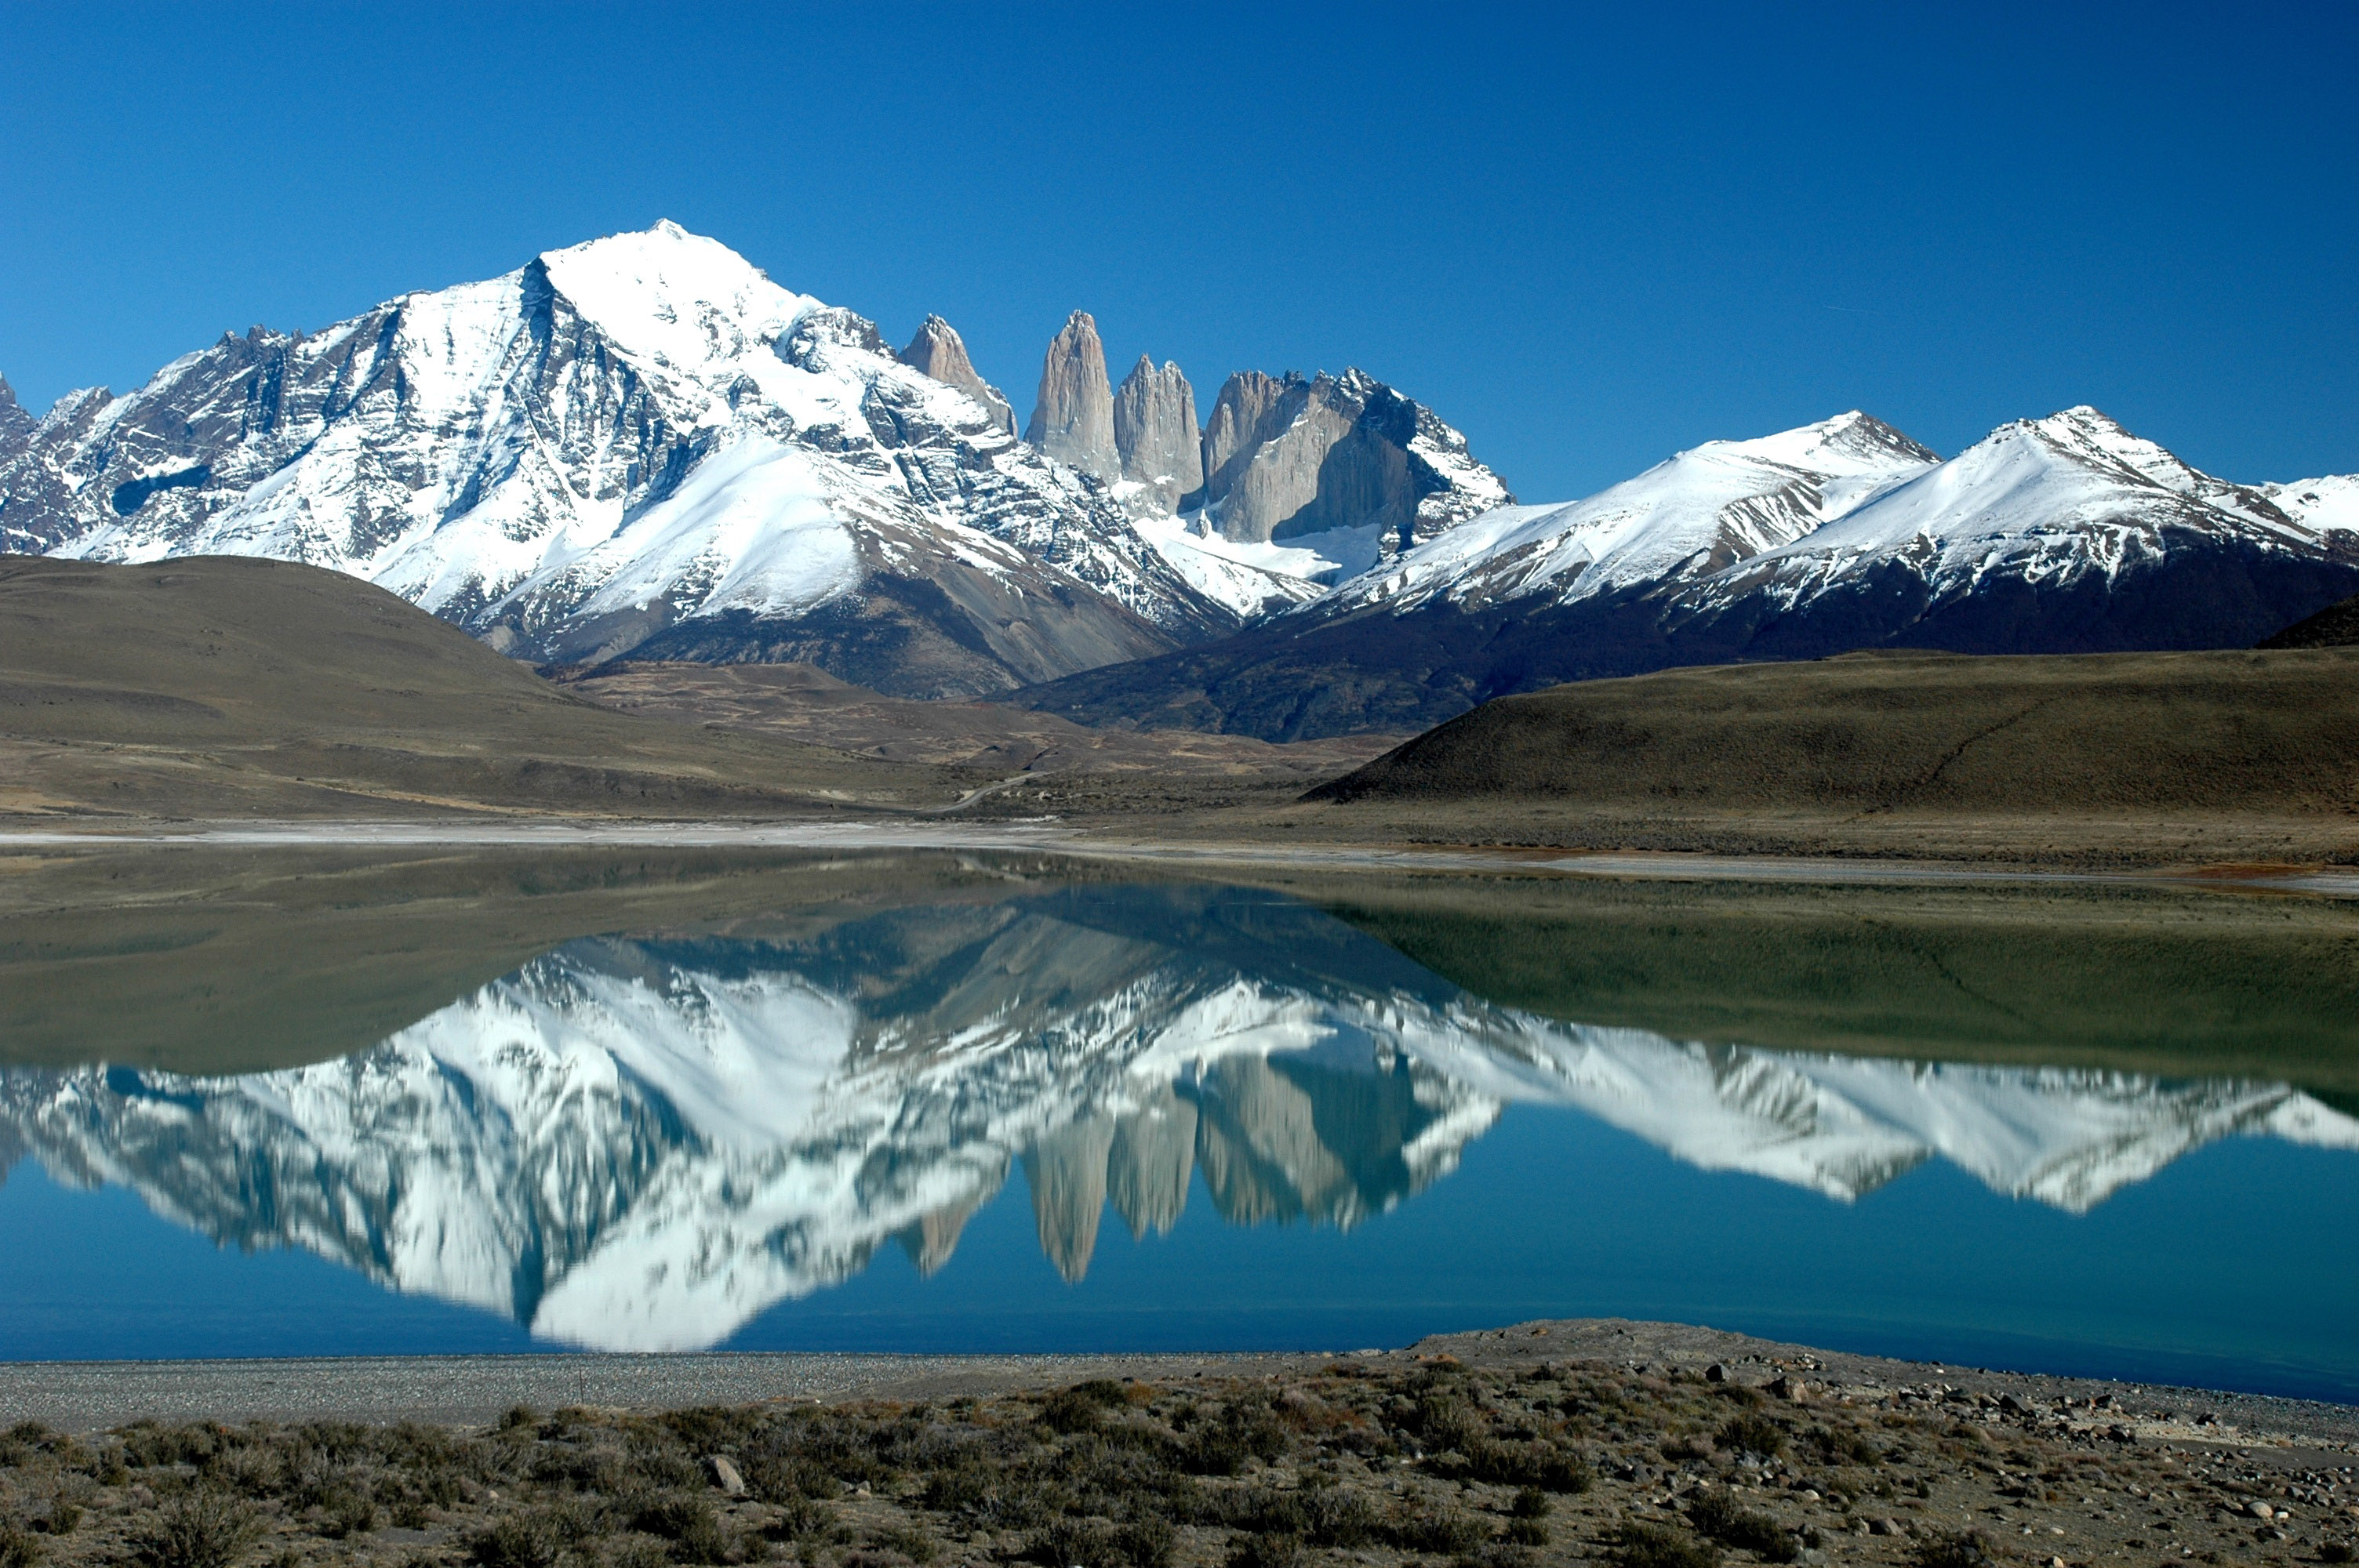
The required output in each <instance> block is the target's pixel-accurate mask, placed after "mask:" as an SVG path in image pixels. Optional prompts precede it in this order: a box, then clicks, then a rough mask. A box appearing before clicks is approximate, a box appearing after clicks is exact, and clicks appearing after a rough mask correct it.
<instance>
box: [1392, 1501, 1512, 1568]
mask: <svg viewBox="0 0 2359 1568" xmlns="http://www.w3.org/2000/svg"><path fill="white" fill-rule="evenodd" d="M1490 1533H1491V1532H1490V1530H1488V1529H1486V1528H1485V1527H1484V1523H1483V1521H1482V1520H1481V1519H1476V1518H1475V1517H1474V1516H1473V1515H1472V1514H1470V1513H1467V1512H1465V1511H1464V1510H1463V1509H1455V1508H1451V1507H1449V1506H1447V1505H1443V1506H1441V1507H1439V1508H1430V1509H1429V1508H1419V1509H1403V1510H1402V1511H1400V1512H1399V1513H1397V1514H1395V1515H1394V1517H1393V1518H1392V1519H1389V1520H1388V1521H1386V1526H1385V1537H1386V1540H1388V1541H1391V1542H1392V1544H1394V1545H1395V1546H1397V1547H1399V1548H1400V1549H1401V1550H1402V1551H1404V1552H1433V1553H1434V1554H1435V1555H1437V1556H1441V1557H1455V1556H1457V1555H1459V1554H1460V1553H1462V1552H1472V1551H1473V1550H1474V1549H1475V1548H1476V1547H1477V1546H1480V1545H1482V1544H1483V1542H1484V1540H1485V1539H1487V1538H1488V1537H1489V1535H1490Z"/></svg>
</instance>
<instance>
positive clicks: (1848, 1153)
mask: <svg viewBox="0 0 2359 1568" xmlns="http://www.w3.org/2000/svg"><path fill="white" fill-rule="evenodd" d="M141 853H142V852H136V851H126V850H115V851H110V852H108V853H106V854H100V855H82V856H65V857H60V858H58V859H56V860H49V861H44V862H42V863H41V864H39V865H38V866H26V867H22V868H19V869H18V874H17V875H16V877H15V878H14V879H12V881H11V882H10V884H9V885H10V890H11V891H10V892H9V895H8V896H9V897H11V898H12V899H13V900H14V901H15V902H14V903H12V904H10V905H9V906H8V908H7V911H6V912H5V914H0V1008H4V1009H5V1010H0V1023H5V1033H0V1059H5V1065H0V1162H5V1164H6V1166H7V1175H6V1180H5V1185H0V1256H5V1258H6V1259H7V1260H8V1264H9V1266H8V1267H7V1268H6V1269H5V1271H0V1358H7V1359H19V1360H31V1359H58V1358H71V1359H82V1358H107V1357H132V1358H140V1357H203V1356H289V1355H319V1354H327V1355H353V1356H365V1355H375V1354H418V1353H433V1352H439V1351H454V1352H455V1351H484V1350H493V1351H497V1350H527V1349H549V1348H567V1347H576V1348H582V1349H585V1350H603V1351H648V1350H670V1349H702V1348H710V1347H721V1348H758V1349H822V1350H835V1349H841V1350H855V1349H858V1350H870V1349H890V1350H915V1351H961V1350H978V1351H994V1350H1077V1351H1078V1350H1124V1349H1139V1350H1157V1349H1208V1350H1210V1349H1254V1348H1322V1349H1337V1350H1342V1349H1350V1348H1355V1347H1359V1346H1388V1345H1397V1344H1400V1343H1404V1342H1406V1341H1408V1340H1409V1339H1412V1338H1415V1337H1417V1336H1420V1335H1423V1334H1427V1333H1432V1332H1438V1331H1443V1330H1451V1329H1462V1328H1471V1327H1478V1326H1484V1325H1494V1324H1504V1323H1508V1322H1513V1321H1517V1320H1519V1319H1527V1318H1538V1317H1566V1316H1586V1315H1620V1316H1629V1317H1643V1318H1658V1319H1668V1320H1674V1321H1682V1322H1699V1323H1706V1324H1711V1325H1715V1326H1719V1327H1723V1328H1730V1329H1739V1330H1745V1331H1749V1332H1754V1333H1760V1334H1765V1335H1769V1336H1777V1337H1780V1338H1784V1339H1788V1340H1793V1341H1798V1342H1802V1343H1810V1344H1818V1345H1822V1346H1832V1347H1839V1348H1844V1349H1854V1350H1862V1351H1871V1352H1880V1353H1886V1354H1894V1355H1901V1356H1908V1357H1924V1358H1941V1359H1946V1360H1950V1361H1953V1362H1956V1363H1959V1364H1962V1365H1989V1366H2007V1367H2015V1368H2025V1369H2037V1370H2053V1371H2065V1372H2075V1373H2086V1374H2093V1375H2103V1376H2114V1377H2123V1378H2129V1379H2138V1380H2145V1381H2157V1382H2175V1383H2191V1384H2201V1385H2206V1386H2215V1387H2225V1388H2239V1389H2248V1390H2259V1391H2268V1392H2280V1393H2288V1394H2299V1395H2306V1396H2310V1397H2321V1398H2330V1399H2343V1400H2359V1345H2354V1343H2353V1341H2352V1339H2351V1336H2349V1334H2348V1325H2349V1324H2350V1322H2352V1321H2353V1320H2354V1316H2359V1253H2354V1249H2353V1248H2352V1247H2351V1246H2350V1244H2349V1241H2348V1238H2349V1237H2351V1236H2352V1235H2354V1234H2359V1119H2354V1114H2353V1112H2354V1109H2359V1022H2354V1020H2359V1009H2354V1006H2353V1002H2354V989H2359V973H2354V953H2359V912H2354V909H2353V908H2352V907H2351V906H2350V905H2348V904H2344V903H2338V902H2335V901H2331V900H2324V899H2314V898H2297V897H2282V896H2278V897H2270V898H2255V897H2252V896H2224V895H2205V894H2192V893H2186V892H2161V891H2156V890H2127V889H2096V890H2081V891H2076V892H2057V891H2054V890H2049V891H2047V892H2038V893H2032V892H2023V891H2021V890H2007V889H1986V890H1973V889H1944V890H1921V889H1920V890H1913V891H1895V890H1882V891H1879V890H1875V889H1865V888H1857V887H1843V888H1830V889H1812V888H1807V887H1801V888H1798V887H1792V886H1786V887H1780V888H1774V889H1773V888H1768V887H1747V886H1744V885H1733V886H1718V887H1713V888H1709V889H1699V888H1695V887H1680V886H1669V885H1658V886H1649V885H1647V884H1640V883H1629V884H1601V885H1598V886H1592V887H1582V888H1565V887H1562V886H1551V885H1547V884H1544V883H1539V882H1535V881H1532V880H1530V879H1517V878H1511V877H1510V878H1490V879H1472V878H1456V879H1453V878H1448V877H1424V878H1416V879H1405V878H1390V879H1387V878H1378V877H1364V878H1351V877H1340V876H1330V877H1325V878H1323V879H1320V878H1308V877H1305V876H1302V875H1300V874H1297V873H1288V874H1286V875H1279V876H1271V877H1266V878H1261V879H1258V880H1256V879H1254V878H1252V877H1251V876H1250V875H1245V876H1241V877H1238V878H1237V879H1236V880H1230V881H1209V880H1198V881H1168V880H1158V879H1156V878H1154V877H1152V876H1145V875H1142V874H1140V873H1138V872H1137V871H1135V870H1130V871H1125V870H1122V869H1119V868H1107V867H1104V866H1095V867H1092V866H1084V865H1079V864H1075V863H1071V862H1066V861H1062V860H1059V859H1058V858H1056V857H1053V856H1030V857H1023V856H988V855H967V856H939V855H937V856H925V855H905V856H899V857H866V858H863V857H842V858H837V859H834V860H817V859H815V858H810V857H805V858H802V859H799V860H798V859H795V858H792V857H782V858H779V859H777V860H773V861H766V862H759V863H751V862H745V861H743V860H735V859H731V858H728V857H707V858H702V859H700V858H697V857H693V856H690V857H684V858H672V859H665V858H662V857H654V858H650V857H648V856H646V855H636V856H631V857H626V858H621V859H617V858H614V857H611V856H610V857H605V858H603V859H602V858H600V857H597V856H586V857H578V858H575V859H573V860H552V859H551V858H549V857H531V858H526V857H524V856H522V854H521V853H520V854H519V857H518V858H517V859H516V860H509V861H502V860H498V859H496V858H489V859H487V858H485V857H483V856H475V857H471V858H468V859H465V860H453V859H451V858H449V857H434V856H430V855H423V854H421V855H419V856H415V857H412V858H410V859H408V860H399V859H397V860H386V859H385V858H384V857H371V856H368V855H364V854H360V853H357V852H356V853H354V854H352V855H347V856H344V857H342V858H336V857H330V858H327V859H319V858H314V859H311V860H302V861H299V862H297V861H289V860H285V859H284V858H277V859H274V858H273V857H272V856H271V855H269V854H266V853H263V852H259V851H247V852H241V853H239V854H236V855H227V854H224V855H223V856H221V857H217V858H214V859H212V860H204V859H188V858H186V857H183V858H182V859H181V860H179V861H177V862H174V863H171V864H161V865H159V863H158V861H157V860H155V859H154V857H155V855H156V854H157V851H153V850H149V851H145V852H144V853H145V855H146V857H147V858H144V859H143V858H140V856H141ZM1231 874H1233V875H1234V873H1231ZM126 889H127V890H128V891H126ZM28 890H29V891H28Z"/></svg>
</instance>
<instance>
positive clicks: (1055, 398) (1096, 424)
mask: <svg viewBox="0 0 2359 1568" xmlns="http://www.w3.org/2000/svg"><path fill="white" fill-rule="evenodd" d="M1024 438H1025V439H1026V440H1027V441H1029V442H1031V443H1032V445H1034V446H1036V447H1038V448H1039V449H1041V450H1042V451H1044V452H1046V453H1048V454H1049V456H1050V457H1052V458H1055V459H1057V460H1059V461H1060V462H1066V463H1071V465H1072V466H1073V467H1075V468H1077V469H1079V470H1082V472H1083V473H1090V474H1095V475H1097V476H1098V477H1099V478H1100V479H1103V480H1114V479H1119V478H1120V477H1121V476H1122V455H1121V454H1120V453H1119V452H1117V451H1116V450H1115V449H1114V391H1113V388H1112V387H1111V386H1110V385H1109V384H1108V383H1107V381H1106V364H1105V346H1104V345H1103V343H1100V342H1099V341H1098V324H1097V322H1096V321H1094V320H1093V319H1091V317H1090V313H1089V312H1088V311H1086V310H1076V311H1074V312H1073V313H1072V314H1071V316H1069V317H1067V318H1066V319H1065V327H1064V330H1062V331H1060V332H1059V333H1058V334H1057V335H1056V336H1055V337H1054V338H1052V339H1050V340H1049V352H1048V356H1047V357H1046V358H1045V359H1043V360H1042V361H1041V362H1040V395H1039V398H1038V401H1037V402H1036V403H1035V404H1034V405H1033V407H1032V423H1031V424H1030V425H1029V426H1027V427H1026V429H1025V431H1024Z"/></svg>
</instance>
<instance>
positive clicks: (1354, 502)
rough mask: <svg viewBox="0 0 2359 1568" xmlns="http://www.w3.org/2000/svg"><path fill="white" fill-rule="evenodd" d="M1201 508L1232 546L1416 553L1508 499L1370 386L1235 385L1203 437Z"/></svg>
mask: <svg viewBox="0 0 2359 1568" xmlns="http://www.w3.org/2000/svg"><path fill="white" fill-rule="evenodd" d="M1203 471H1204V491H1203V496H1202V504H1203V506H1204V508H1205V511H1206V513H1207V514H1208V515H1209V516H1211V517H1212V520H1213V521H1214V522H1215V523H1216V524H1217V526H1218V528H1219V531H1220V533H1221V535H1223V537H1225V538H1229V539H1234V540H1245V541H1253V542H1266V541H1270V540H1278V539H1294V538H1302V537H1305V536H1309V535H1330V534H1360V533H1364V534H1365V535H1367V546H1368V549H1367V551H1366V553H1367V554H1368V555H1369V556H1370V557H1371V558H1372V559H1389V558H1391V557H1394V556H1397V555H1398V554H1400V553H1401V552H1402V551H1404V550H1408V549H1413V548H1415V547H1416V546H1419V545H1420V544H1423V543H1424V542H1426V541H1427V540H1429V539H1431V538H1433V537H1434V536H1436V535H1439V534H1441V533H1442V532H1444V531H1446V530H1447V529H1449V528H1451V526H1453V525H1454V524H1459V523H1462V522H1464V521H1465V520H1466V519H1468V518H1470V517H1473V516H1476V515H1478V514H1482V513H1484V512H1487V511H1489V510H1491V509H1492V508H1494V507H1496V506H1501V505H1507V504H1512V503H1513V502H1514V500H1515V497H1514V496H1512V495H1510V494H1508V493H1507V489H1506V486H1505V485H1504V484H1502V483H1500V482H1499V479H1498V476H1497V475H1495V474H1494V473H1492V472H1491V470H1489V469H1486V468H1484V466H1483V465H1482V464H1481V463H1478V462H1476V461H1475V460H1473V456H1472V455H1471V454H1470V453H1469V452H1468V451H1467V449H1466V440H1465V438H1464V437H1462V436H1461V435H1459V434H1458V432H1457V431H1455V430H1452V429H1451V428H1450V427H1449V426H1447V425H1444V424H1443V423H1442V422H1441V421H1440V419H1439V418H1437V417H1435V416H1434V415H1433V414H1432V412H1431V411H1430V410H1429V409H1426V408H1424V407H1422V406H1419V404H1417V403H1414V402H1412V401H1410V400H1409V399H1408V398H1407V397H1404V396H1402V395H1400V394H1399V393H1397V392H1396V391H1394V390H1393V389H1392V388H1391V387H1389V386H1386V385H1385V384H1383V383H1382V382H1379V381H1377V380H1375V378H1374V377H1373V376H1370V375H1367V374H1365V373H1363V372H1361V371H1357V370H1346V371H1345V372H1344V373H1343V374H1342V375H1340V376H1331V375H1326V374H1323V373H1322V374H1321V375H1319V376H1318V377H1316V378H1315V379H1312V380H1305V379H1304V378H1303V377H1302V376H1300V375H1299V374H1293V373H1289V374H1288V375H1287V377H1286V378H1285V379H1284V380H1282V381H1280V380H1277V379H1274V378H1272V377H1270V376H1266V375H1263V374H1261V373H1259V372H1256V371H1245V372H1241V373H1238V374H1236V375H1233V376H1231V377H1230V378H1229V379H1228V381H1227V382H1226V383H1224V384H1223V385H1222V387H1221V393H1220V396H1219V397H1218V399H1217V400H1215V402H1214V404H1213V406H1212V423H1211V424H1210V425H1209V426H1208V427H1206V429H1205V432H1204V459H1203Z"/></svg>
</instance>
